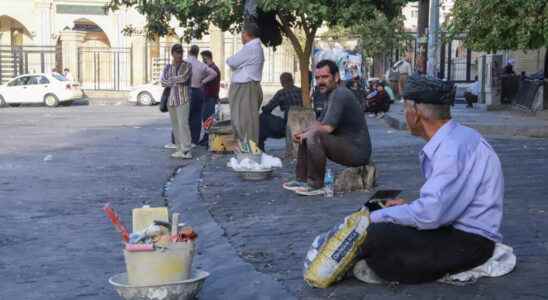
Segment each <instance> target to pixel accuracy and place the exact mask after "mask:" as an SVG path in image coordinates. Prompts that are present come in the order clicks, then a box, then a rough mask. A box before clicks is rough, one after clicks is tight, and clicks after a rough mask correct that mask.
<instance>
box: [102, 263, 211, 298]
mask: <svg viewBox="0 0 548 300" xmlns="http://www.w3.org/2000/svg"><path fill="white" fill-rule="evenodd" d="M208 276H209V273H208V272H205V271H201V270H195V271H194V272H192V278H190V279H188V280H182V281H177V282H172V283H167V284H159V285H150V286H131V285H129V283H128V279H127V273H121V274H117V275H114V276H112V277H110V278H109V279H108V282H109V283H110V284H112V286H114V288H115V289H116V292H118V295H120V297H122V299H125V300H190V299H194V298H195V297H196V295H197V294H198V293H199V292H200V290H201V289H202V285H203V284H204V281H205V280H206V278H207V277H208Z"/></svg>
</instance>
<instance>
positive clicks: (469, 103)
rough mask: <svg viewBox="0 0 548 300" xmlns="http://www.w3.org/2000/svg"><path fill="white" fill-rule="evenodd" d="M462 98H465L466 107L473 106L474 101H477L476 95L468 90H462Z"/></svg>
mask: <svg viewBox="0 0 548 300" xmlns="http://www.w3.org/2000/svg"><path fill="white" fill-rule="evenodd" d="M464 99H465V100H466V106H468V107H473V106H474V103H477V102H478V96H476V95H474V94H472V93H469V92H464Z"/></svg>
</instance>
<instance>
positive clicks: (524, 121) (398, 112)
mask: <svg viewBox="0 0 548 300" xmlns="http://www.w3.org/2000/svg"><path fill="white" fill-rule="evenodd" d="M451 114H452V116H453V119H455V120H457V121H458V122H460V123H462V124H463V125H466V126H469V127H472V128H474V129H476V130H478V131H479V132H481V133H482V134H484V135H501V136H525V137H536V138H542V137H548V119H546V118H541V117H534V116H529V115H527V114H526V113H523V112H520V111H514V110H501V111H487V110H485V107H482V106H478V105H476V106H474V108H466V107H465V105H464V104H456V105H455V106H454V107H452V108H451ZM384 120H385V122H386V123H387V124H388V125H389V126H390V127H392V128H395V129H400V130H406V129H407V125H406V124H405V116H404V113H403V104H401V103H394V104H393V105H392V106H391V107H390V112H389V113H387V114H385V117H384Z"/></svg>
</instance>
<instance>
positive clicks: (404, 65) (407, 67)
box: [398, 59, 413, 75]
mask: <svg viewBox="0 0 548 300" xmlns="http://www.w3.org/2000/svg"><path fill="white" fill-rule="evenodd" d="M398 72H399V73H400V74H407V75H411V73H413V71H412V70H411V64H410V63H408V62H407V61H406V60H405V59H404V60H402V61H401V64H400V65H399V67H398Z"/></svg>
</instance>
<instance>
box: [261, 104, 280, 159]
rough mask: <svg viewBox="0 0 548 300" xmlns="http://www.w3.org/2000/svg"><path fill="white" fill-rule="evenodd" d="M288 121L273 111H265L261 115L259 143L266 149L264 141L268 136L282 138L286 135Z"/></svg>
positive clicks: (262, 148)
mask: <svg viewBox="0 0 548 300" xmlns="http://www.w3.org/2000/svg"><path fill="white" fill-rule="evenodd" d="M285 129H286V121H285V120H284V119H283V118H280V117H278V116H275V115H273V114H271V113H266V112H263V113H261V114H260V115H259V144H258V145H257V146H258V147H259V148H260V149H261V150H263V151H264V143H265V141H266V140H267V139H268V138H274V139H281V138H284V137H285Z"/></svg>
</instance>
